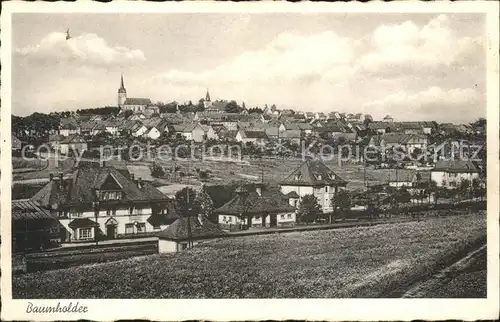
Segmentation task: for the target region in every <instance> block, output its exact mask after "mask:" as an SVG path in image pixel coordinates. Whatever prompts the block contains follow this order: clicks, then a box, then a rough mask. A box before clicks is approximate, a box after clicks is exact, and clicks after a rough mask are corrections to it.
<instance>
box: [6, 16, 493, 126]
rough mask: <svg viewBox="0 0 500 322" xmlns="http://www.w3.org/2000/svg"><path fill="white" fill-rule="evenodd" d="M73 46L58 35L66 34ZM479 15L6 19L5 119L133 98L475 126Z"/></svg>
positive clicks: (482, 88)
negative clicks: (8, 81)
mask: <svg viewBox="0 0 500 322" xmlns="http://www.w3.org/2000/svg"><path fill="white" fill-rule="evenodd" d="M67 28H69V29H70V34H71V36H72V38H71V39H69V40H66V39H65V35H66V34H65V31H66V29H67ZM485 42H486V35H485V16H484V15H482V14H448V13H447V14H439V13H436V14H429V13H425V14H423V13H421V14H394V13H385V14H384V13H376V14H374V13H365V14H361V13H304V14H302V13H274V14H273V13H265V14H262V13H252V14H242V13H170V14H165V13H161V14H160V13H158V14H151V13H148V14H131V13H127V14H96V13H87V14H62V13H58V14H54V13H52V14H41V13H22V14H21V13H16V14H13V17H12V113H13V114H16V115H29V114H31V113H33V112H46V113H48V112H51V111H65V110H77V109H82V108H93V107H102V106H116V105H117V90H118V88H119V85H120V75H121V74H122V73H123V77H124V80H125V87H126V89H127V96H128V97H147V98H151V100H153V101H161V102H171V101H177V102H181V103H183V102H187V101H189V100H191V101H193V102H197V101H198V100H199V99H200V98H202V97H204V96H205V93H206V90H207V88H208V89H209V91H210V95H211V97H212V100H214V99H226V100H235V101H237V102H238V103H240V104H241V103H242V102H245V105H246V107H248V108H250V107H255V106H258V107H261V108H262V107H263V106H264V105H265V104H268V105H272V104H276V106H277V107H278V109H284V108H292V109H294V110H302V111H313V112H332V111H338V112H346V113H367V114H371V115H372V116H373V117H374V118H375V119H381V118H383V117H384V116H385V115H386V114H390V115H391V116H392V117H393V118H394V119H395V120H396V121H406V120H413V121H417V120H436V121H440V122H455V123H463V122H471V121H474V120H475V119H477V118H478V117H483V116H485V114H486V58H485V55H486V51H485Z"/></svg>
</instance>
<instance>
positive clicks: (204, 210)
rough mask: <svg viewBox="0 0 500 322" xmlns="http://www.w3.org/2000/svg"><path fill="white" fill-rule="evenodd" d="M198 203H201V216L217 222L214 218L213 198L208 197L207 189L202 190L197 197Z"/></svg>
mask: <svg viewBox="0 0 500 322" xmlns="http://www.w3.org/2000/svg"><path fill="white" fill-rule="evenodd" d="M196 202H198V203H199V205H200V214H201V215H203V216H205V217H207V218H210V219H212V220H215V219H216V218H212V215H213V211H214V202H213V201H212V198H210V196H209V195H208V193H207V192H206V190H205V188H203V189H201V191H200V192H199V193H198V195H197V196H196Z"/></svg>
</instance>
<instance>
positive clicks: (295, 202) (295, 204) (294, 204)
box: [293, 200, 299, 208]
mask: <svg viewBox="0 0 500 322" xmlns="http://www.w3.org/2000/svg"><path fill="white" fill-rule="evenodd" d="M298 203H299V201H298V200H294V201H293V206H294V207H295V208H297V204H298Z"/></svg>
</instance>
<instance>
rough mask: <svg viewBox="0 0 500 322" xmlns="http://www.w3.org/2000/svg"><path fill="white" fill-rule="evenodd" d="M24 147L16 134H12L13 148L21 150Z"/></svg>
mask: <svg viewBox="0 0 500 322" xmlns="http://www.w3.org/2000/svg"><path fill="white" fill-rule="evenodd" d="M21 145H22V141H21V140H19V139H18V138H17V137H16V136H15V135H14V134H12V147H13V148H17V149H20V148H21Z"/></svg>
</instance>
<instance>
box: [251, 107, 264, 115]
mask: <svg viewBox="0 0 500 322" xmlns="http://www.w3.org/2000/svg"><path fill="white" fill-rule="evenodd" d="M254 113H256V114H262V113H264V111H263V110H262V109H261V108H258V107H252V108H250V109H248V114H254Z"/></svg>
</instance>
